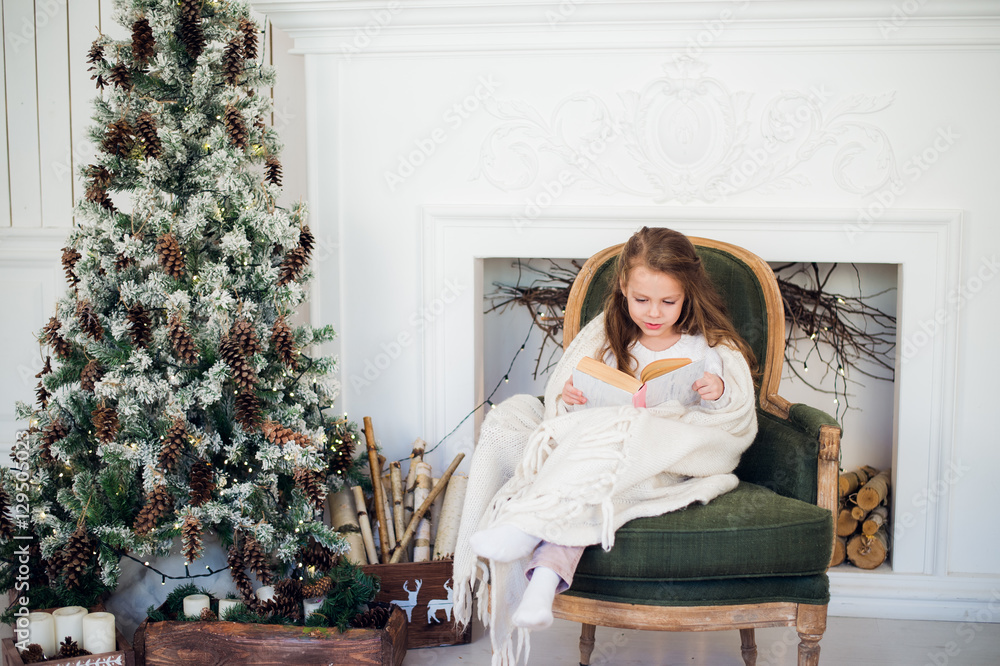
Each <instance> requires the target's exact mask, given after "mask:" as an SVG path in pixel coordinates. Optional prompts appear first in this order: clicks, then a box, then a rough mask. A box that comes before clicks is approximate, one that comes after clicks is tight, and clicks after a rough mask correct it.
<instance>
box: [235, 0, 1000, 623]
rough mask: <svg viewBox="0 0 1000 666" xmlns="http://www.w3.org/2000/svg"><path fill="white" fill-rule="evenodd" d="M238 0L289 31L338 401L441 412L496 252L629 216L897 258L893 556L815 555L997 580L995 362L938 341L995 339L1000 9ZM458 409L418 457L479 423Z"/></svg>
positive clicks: (861, 595) (478, 358)
mask: <svg viewBox="0 0 1000 666" xmlns="http://www.w3.org/2000/svg"><path fill="white" fill-rule="evenodd" d="M253 4H254V5H255V6H256V7H257V8H258V9H259V10H260V11H262V12H264V13H266V14H267V15H268V17H269V18H270V19H271V20H273V21H274V22H275V24H276V25H277V26H278V27H279V28H282V29H284V30H286V31H287V32H288V33H289V34H290V36H291V37H292V38H293V39H294V40H295V45H296V52H298V53H302V54H305V80H306V94H307V119H306V120H307V131H308V151H309V153H308V164H309V191H310V207H311V211H312V220H313V222H312V224H313V228H314V229H315V230H316V231H317V235H318V237H319V240H320V243H321V244H323V245H324V247H325V248H327V249H328V250H329V252H328V257H329V258H328V259H326V260H320V261H319V262H318V264H317V266H316V278H317V279H316V288H315V291H314V294H313V299H312V312H311V316H312V317H313V320H314V322H315V323H320V324H326V323H330V324H333V325H334V327H335V328H336V329H337V330H338V331H339V332H340V333H341V338H340V340H339V342H338V346H337V349H336V351H338V352H339V353H340V355H341V358H342V365H341V371H342V379H343V385H344V389H343V406H344V409H345V410H346V411H347V412H348V414H349V415H350V416H351V417H353V418H356V419H358V420H360V418H361V417H362V416H372V417H373V419H374V422H375V426H376V431H377V433H378V434H379V437H380V439H381V442H382V446H383V448H384V450H385V451H386V452H387V455H388V456H389V457H391V458H401V457H404V456H405V455H406V454H407V453H408V452H409V446H410V443H411V442H412V441H413V439H414V438H415V437H418V436H419V437H422V438H424V439H426V440H427V441H428V442H431V443H434V442H437V441H438V440H440V439H441V438H442V437H443V436H444V435H446V434H447V433H449V432H451V430H452V429H453V428H455V427H456V426H457V425H458V424H459V422H461V421H462V419H463V418H464V417H465V416H466V415H467V414H468V413H469V412H470V411H471V410H472V408H473V407H474V406H475V405H477V404H478V403H479V402H480V401H481V400H482V399H483V398H484V397H485V394H486V391H488V390H489V388H491V387H486V386H484V377H483V347H482V344H483V335H482V330H481V328H482V321H483V317H482V312H483V294H484V291H485V290H488V289H489V285H484V284H483V279H482V276H483V270H482V267H483V261H485V260H487V259H489V258H492V257H521V258H530V257H540V258H560V257H563V258H570V257H587V256H589V255H591V254H592V253H593V252H594V251H596V250H598V249H601V248H604V247H606V246H608V245H612V244H615V243H619V242H622V241H623V240H624V239H625V238H626V237H627V236H628V234H629V233H631V232H632V231H634V230H635V229H636V228H637V227H639V226H641V225H643V224H649V225H663V226H670V227H673V228H676V229H678V230H680V231H683V232H685V233H690V234H694V235H700V236H706V237H712V238H717V239H720V240H724V241H728V242H732V243H736V244H738V245H742V246H744V247H747V248H749V249H750V250H752V251H754V252H756V253H757V254H759V255H760V256H761V257H763V258H764V259H766V260H768V261H817V262H856V263H879V264H893V265H896V266H898V287H899V294H898V309H897V315H898V318H899V321H898V331H897V341H898V344H899V350H898V351H899V355H898V361H897V368H896V383H895V386H896V400H895V406H894V412H895V413H894V422H895V424H896V430H895V432H894V442H893V444H894V450H893V478H894V488H893V496H894V497H893V498H894V513H895V516H894V518H895V521H894V524H895V528H894V529H895V534H894V537H895V540H894V544H893V549H892V568H891V570H890V571H878V572H875V573H863V572H860V571H857V572H852V573H844V572H840V571H836V572H833V573H832V575H831V578H832V581H833V601H832V603H831V610H832V612H834V613H841V614H848V615H869V616H880V617H917V618H921V617H922V618H949V619H966V618H972V617H974V614H975V613H976V612H977V611H980V610H983V609H986V608H988V605H989V603H990V602H991V601H992V597H991V596H990V593H989V592H988V591H987V589H986V588H987V587H988V586H985V585H983V581H984V580H991V581H994V586H996V584H997V583H1000V555H998V554H997V553H998V552H1000V548H998V546H1000V542H998V540H997V539H998V537H996V536H995V535H990V534H984V530H982V529H981V525H982V516H981V515H980V513H979V511H980V507H981V506H988V505H991V504H996V503H997V502H1000V488H998V487H997V486H996V484H995V483H993V481H992V473H991V472H990V471H989V470H990V469H991V467H992V468H993V469H995V468H996V465H997V464H1000V453H997V452H995V449H996V447H995V446H992V445H991V444H989V443H988V442H990V441H991V433H992V432H993V426H991V425H990V424H989V422H988V416H987V415H985V414H983V413H982V408H981V407H980V409H979V410H978V411H977V410H976V409H974V408H973V406H974V405H980V406H981V405H982V404H983V396H984V395H993V396H995V395H996V389H995V386H993V384H992V383H991V382H990V381H988V380H987V379H986V378H984V377H982V376H980V373H977V372H975V370H976V369H977V367H978V366H979V363H977V362H976V361H975V360H972V359H970V357H969V356H968V355H965V354H960V353H959V352H958V350H959V349H974V350H976V354H979V353H986V357H987V358H991V357H990V356H989V352H988V350H989V349H991V348H992V347H993V343H992V337H991V336H990V335H989V334H988V333H987V331H990V330H996V328H997V326H1000V321H998V317H997V315H996V314H995V310H996V308H995V303H996V302H997V296H996V293H997V292H996V290H997V284H1000V281H996V283H993V282H991V281H990V280H991V278H992V275H994V274H995V273H996V270H995V269H994V268H993V266H994V264H995V257H994V256H993V255H992V253H993V252H994V251H995V249H996V248H997V247H1000V230H996V229H995V228H994V225H992V224H991V222H990V221H991V220H994V219H996V218H997V216H1000V201H998V200H997V198H996V196H995V184H994V183H992V180H991V178H992V176H989V177H988V176H987V174H992V173H994V172H995V167H994V166H993V165H994V161H995V155H996V148H997V147H1000V130H998V129H997V127H996V123H995V119H994V118H993V117H992V115H991V114H990V113H989V112H988V110H989V109H991V108H996V105H997V104H998V103H1000V93H997V92H996V91H995V90H994V88H995V86H993V85H992V81H994V80H995V78H996V74H997V72H998V71H1000V55H998V51H1000V48H998V47H1000V15H998V12H997V10H996V9H995V8H994V9H990V7H989V6H988V5H987V4H984V3H981V2H977V1H975V0H962V1H957V2H953V3H942V4H946V6H938V5H937V4H934V5H933V6H932V3H913V4H914V5H915V6H918V7H917V10H916V11H914V12H911V13H906V12H903V13H902V14H900V13H899V11H902V10H900V7H905V6H908V5H903V4H900V6H899V7H896V4H899V3H895V4H894V3H893V2H892V1H891V0H877V1H874V2H872V1H868V2H858V1H854V0H847V1H840V2H832V1H826V0H811V1H808V2H786V1H784V0H775V1H773V2H752V3H751V2H716V1H713V0H707V1H704V2H669V1H666V2H604V1H599V0H578V1H573V0H569V1H567V2H553V3H541V2H506V3H504V2H487V1H485V0H470V1H468V2H451V0H446V1H445V2H435V1H432V0H407V1H405V2H395V1H394V0H386V1H385V2H377V1H376V2H373V1H368V0H336V1H333V0H269V1H259V2H258V1H256V0H255V1H254V3H253ZM894 8H895V10H898V11H895V10H894ZM991 105H992V106H991ZM991 261H992V262H993V263H991ZM991 271H992V272H991ZM973 281H977V282H975V283H974V282H973ZM963 290H965V291H963ZM965 292H968V293H967V294H965ZM963 294H965V295H963ZM966 296H968V298H966ZM991 299H992V300H991ZM991 303H992V304H993V306H992V307H991V305H990V304H991ZM970 324H971V325H970ZM973 356H975V354H974V355H973ZM819 406H820V407H822V405H819ZM475 420H476V419H472V418H470V419H469V420H468V421H466V422H465V423H463V424H462V425H461V426H459V427H458V430H457V431H456V432H455V434H454V435H452V436H451V437H449V438H448V439H447V440H445V442H444V444H442V445H441V447H440V448H439V449H437V450H436V451H435V452H434V454H433V456H436V458H435V462H436V463H437V464H442V465H443V464H447V462H448V461H450V459H451V457H452V456H453V455H454V454H455V453H456V452H457V451H459V450H465V451H468V450H470V449H471V446H472V442H473V438H474V433H475V428H476V423H475ZM848 427H849V426H848ZM857 436H858V433H850V432H849V433H848V434H847V437H849V438H850V437H857ZM858 439H859V440H860V439H861V438H858ZM856 441H858V440H856ZM861 441H863V440H861ZM956 475H957V476H956ZM993 621H995V619H994V620H993Z"/></svg>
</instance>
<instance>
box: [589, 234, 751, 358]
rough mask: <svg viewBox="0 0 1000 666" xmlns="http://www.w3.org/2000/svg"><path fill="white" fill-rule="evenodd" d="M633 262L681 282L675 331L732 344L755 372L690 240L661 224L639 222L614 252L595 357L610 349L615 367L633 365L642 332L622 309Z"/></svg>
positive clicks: (625, 307)
mask: <svg viewBox="0 0 1000 666" xmlns="http://www.w3.org/2000/svg"><path fill="white" fill-rule="evenodd" d="M638 266H645V267H646V268H648V269H650V270H652V271H659V272H661V273H666V274H667V275H669V276H670V277H672V278H674V279H675V280H677V281H678V282H679V283H680V284H681V287H682V288H683V290H684V302H683V305H682V306H681V316H680V318H679V319H678V320H677V324H676V326H677V328H678V330H679V331H680V332H681V333H687V334H689V335H698V334H701V335H704V336H705V340H706V341H707V342H708V344H709V346H710V347H715V346H716V345H718V344H725V345H728V346H730V347H732V348H734V349H736V350H738V351H739V352H741V353H742V354H743V356H744V358H746V361H747V365H749V366H750V372H751V373H753V374H754V375H755V376H756V373H757V359H756V358H755V357H754V353H753V350H751V349H750V345H748V344H747V343H746V342H745V341H744V340H743V338H742V337H740V334H739V333H737V332H736V328H735V327H734V326H733V323H732V322H731V321H730V320H729V317H728V315H727V314H726V307H725V305H724V304H723V302H722V298H721V297H720V296H719V294H718V292H717V291H716V290H715V287H714V286H713V285H712V281H711V280H710V279H709V277H708V273H706V272H705V267H704V266H702V263H701V258H700V257H698V254H697V253H696V252H695V249H694V245H693V244H692V243H691V241H690V240H689V239H688V237H687V236H685V235H684V234H682V233H679V232H677V231H674V230H672V229H665V228H662V227H654V228H652V229H651V228H649V227H643V228H642V229H640V230H639V231H637V232H636V233H634V234H633V235H632V237H631V238H629V239H628V241H627V242H626V243H625V245H624V246H623V247H622V249H621V252H620V253H619V254H618V265H617V267H616V268H615V277H614V286H613V288H612V289H611V290H610V292H609V293H608V296H607V300H606V301H605V302H604V333H605V337H606V338H607V341H606V342H605V343H604V347H603V348H602V349H601V351H600V353H599V357H598V358H604V357H605V356H606V355H607V353H608V352H609V351H610V352H611V353H612V355H613V356H614V358H615V362H616V363H617V364H618V368H619V369H621V370H623V371H625V372H635V370H636V369H637V368H636V367H635V366H636V365H637V361H636V359H635V357H634V356H633V355H632V352H631V347H632V345H633V344H634V343H635V341H636V340H638V339H639V338H640V337H641V336H642V330H641V329H640V328H639V326H638V325H636V323H635V322H634V321H632V318H631V317H630V316H629V314H628V301H627V300H626V299H625V294H624V293H622V288H623V287H624V286H625V285H627V284H628V280H629V276H630V275H631V273H632V270H633V269H635V268H636V267H638Z"/></svg>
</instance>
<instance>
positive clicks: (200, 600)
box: [184, 594, 211, 617]
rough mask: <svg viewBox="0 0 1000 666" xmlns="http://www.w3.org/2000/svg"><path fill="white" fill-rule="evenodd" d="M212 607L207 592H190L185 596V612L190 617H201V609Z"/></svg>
mask: <svg viewBox="0 0 1000 666" xmlns="http://www.w3.org/2000/svg"><path fill="white" fill-rule="evenodd" d="M209 607H211V602H210V601H209V599H208V595H207V594H189V595H187V596H186V597H184V614H185V615H187V616H188V617H201V611H202V610H203V609H205V608H209Z"/></svg>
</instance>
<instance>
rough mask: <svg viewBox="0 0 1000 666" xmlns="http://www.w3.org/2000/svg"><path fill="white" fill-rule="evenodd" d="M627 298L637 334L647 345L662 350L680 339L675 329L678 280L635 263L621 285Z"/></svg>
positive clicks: (679, 298)
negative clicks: (640, 332) (638, 333)
mask: <svg viewBox="0 0 1000 666" xmlns="http://www.w3.org/2000/svg"><path fill="white" fill-rule="evenodd" d="M622 293H623V294H624V295H625V300H626V301H627V302H628V314H629V317H631V318H632V321H634V322H635V324H636V326H638V327H639V330H641V331H642V335H641V336H640V337H639V342H641V343H642V344H643V345H644V346H645V347H646V348H647V349H651V350H653V351H663V350H664V349H666V348H668V347H670V346H671V345H673V344H674V343H675V342H677V340H678V339H680V331H679V330H676V324H677V320H678V319H680V316H681V307H682V306H683V304H684V289H683V288H682V287H681V283H680V282H678V281H677V280H675V279H674V278H673V277H671V276H670V275H667V274H666V273H661V272H659V271H654V270H652V269H650V268H647V267H646V266H636V267H635V268H633V269H632V271H631V272H630V274H629V278H628V284H626V285H623V286H622Z"/></svg>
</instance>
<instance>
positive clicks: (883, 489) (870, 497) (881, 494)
mask: <svg viewBox="0 0 1000 666" xmlns="http://www.w3.org/2000/svg"><path fill="white" fill-rule="evenodd" d="M888 497H889V470H883V471H881V472H879V473H878V474H877V475H875V477H874V478H872V479H871V480H869V481H868V483H866V484H865V485H864V487H863V488H862V489H861V490H859V491H858V500H857V502H858V506H860V507H861V508H862V509H864V510H865V511H871V510H872V509H874V508H875V507H877V506H878V505H879V504H885V502H886V499H887V498H888Z"/></svg>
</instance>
